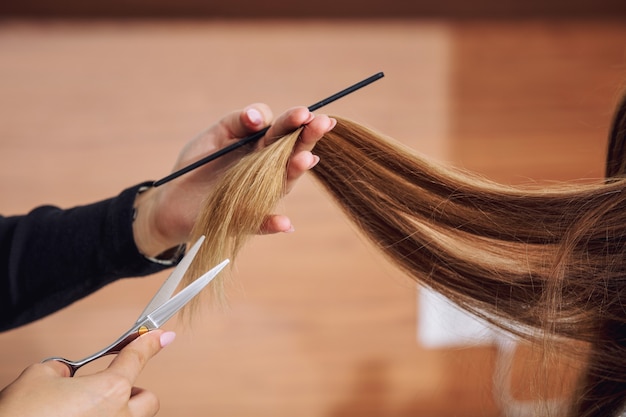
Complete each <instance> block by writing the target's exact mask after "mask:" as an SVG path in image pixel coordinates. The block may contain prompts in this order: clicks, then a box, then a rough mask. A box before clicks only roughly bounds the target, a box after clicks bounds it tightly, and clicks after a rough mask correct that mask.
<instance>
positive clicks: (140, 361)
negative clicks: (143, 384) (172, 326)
mask: <svg viewBox="0 0 626 417" xmlns="http://www.w3.org/2000/svg"><path fill="white" fill-rule="evenodd" d="M175 337H176V334H175V333H174V332H164V331H162V330H153V331H151V332H148V333H146V334H144V335H142V336H139V337H138V338H137V339H135V340H134V341H133V342H132V343H130V344H129V345H128V346H126V347H125V348H124V349H122V350H121V351H120V353H118V355H117V357H116V358H115V359H114V360H113V361H112V362H111V364H110V365H109V367H108V368H107V371H111V372H114V373H117V374H119V375H120V376H122V377H123V378H125V379H126V380H127V381H129V382H130V383H131V384H133V383H134V382H135V380H136V379H137V377H138V376H139V374H140V373H141V371H142V370H143V368H144V366H146V363H148V361H149V360H150V359H152V357H154V356H155V355H156V354H157V353H159V352H160V351H161V349H163V348H164V347H165V346H167V345H169V344H170V343H172V342H173V341H174V338H175Z"/></svg>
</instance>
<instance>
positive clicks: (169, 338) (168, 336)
mask: <svg viewBox="0 0 626 417" xmlns="http://www.w3.org/2000/svg"><path fill="white" fill-rule="evenodd" d="M174 339H176V333H174V332H165V333H163V334H162V335H161V338H160V341H161V347H162V348H164V347H165V346H167V345H169V344H171V343H172V342H173V341H174Z"/></svg>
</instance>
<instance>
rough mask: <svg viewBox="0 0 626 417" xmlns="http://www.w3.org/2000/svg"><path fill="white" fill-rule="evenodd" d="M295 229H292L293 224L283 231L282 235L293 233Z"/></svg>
mask: <svg viewBox="0 0 626 417" xmlns="http://www.w3.org/2000/svg"><path fill="white" fill-rule="evenodd" d="M295 231H296V229H295V228H294V227H293V224H292V225H291V226H289V229H287V230H285V231H284V232H283V233H293V232H295Z"/></svg>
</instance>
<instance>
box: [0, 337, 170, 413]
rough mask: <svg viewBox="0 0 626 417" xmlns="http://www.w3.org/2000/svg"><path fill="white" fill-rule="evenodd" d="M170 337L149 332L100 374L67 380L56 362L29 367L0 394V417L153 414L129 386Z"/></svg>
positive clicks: (152, 405)
mask: <svg viewBox="0 0 626 417" xmlns="http://www.w3.org/2000/svg"><path fill="white" fill-rule="evenodd" d="M173 337H174V334H173V333H172V332H167V333H164V332H163V331H162V330H155V331H152V332H150V333H146V334H145V335H143V336H141V337H139V338H137V339H135V340H134V341H133V342H132V343H130V344H129V345H128V346H126V348H124V349H123V350H122V351H121V352H120V353H119V354H118V355H117V356H116V357H115V359H113V361H112V362H111V364H110V365H109V366H108V367H107V368H106V369H104V370H102V371H100V372H98V373H96V374H93V375H87V376H78V375H77V376H75V377H73V378H68V377H69V369H68V368H67V367H66V366H65V365H63V364H62V363H60V362H55V361H51V362H46V363H38V364H34V365H31V366H29V367H28V368H26V369H25V370H24V372H22V374H21V375H20V376H19V378H17V379H16V380H15V381H14V382H13V383H12V384H11V385H9V386H7V387H6V388H5V389H4V390H2V392H0V415H2V416H16V417H41V416H46V417H86V416H91V417H113V416H115V417H149V416H154V415H156V413H157V411H158V410H159V400H158V398H157V397H156V396H155V395H154V394H153V393H152V392H150V391H146V390H144V389H142V388H138V387H135V386H134V383H135V380H136V379H137V377H138V376H139V374H140V373H141V370H142V369H143V368H144V366H145V365H146V363H147V362H148V360H150V359H151V358H152V357H153V356H154V355H156V354H157V353H158V352H159V351H161V349H162V348H163V347H165V346H166V345H168V344H169V343H171V342H172V340H173Z"/></svg>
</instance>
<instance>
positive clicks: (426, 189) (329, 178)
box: [192, 101, 626, 417]
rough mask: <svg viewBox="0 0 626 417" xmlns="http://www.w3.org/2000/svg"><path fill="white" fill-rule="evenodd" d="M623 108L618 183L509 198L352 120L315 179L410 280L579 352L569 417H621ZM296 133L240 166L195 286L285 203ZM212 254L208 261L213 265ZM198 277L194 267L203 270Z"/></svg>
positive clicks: (615, 144)
mask: <svg viewBox="0 0 626 417" xmlns="http://www.w3.org/2000/svg"><path fill="white" fill-rule="evenodd" d="M625 113H626V103H625V102H624V101H622V103H621V106H620V108H619V110H618V112H617V113H616V117H615V121H614V126H613V130H612V136H611V144H610V147H609V152H608V155H609V156H608V163H607V175H609V176H610V177H611V178H610V180H607V181H598V182H597V183H594V184H562V185H558V186H557V185H553V186H548V187H510V186H505V185H501V184H496V183H494V182H491V181H488V180H486V179H484V178H480V177H478V176H476V175H473V174H471V173H468V172H463V171H460V170H457V169H454V168H451V167H447V166H443V165H441V164H437V163H433V162H431V161H429V160H427V159H425V158H422V157H419V156H417V155H416V154H415V153H414V152H412V151H410V150H408V149H405V148H403V147H402V146H401V145H399V144H397V143H395V142H394V141H393V140H391V139H389V138H385V137H383V136H382V135H380V134H378V133H376V132H374V131H372V130H370V129H368V128H366V127H364V126H362V125H360V124H358V123H355V122H352V121H349V120H345V119H341V118H337V120H338V123H337V126H336V127H335V128H334V129H333V130H332V131H331V132H330V133H328V134H327V135H325V137H324V138H323V139H322V140H321V141H320V142H319V143H318V145H317V146H316V153H317V154H318V155H319V156H320V158H321V160H320V163H319V164H318V165H317V166H316V167H315V169H314V170H313V175H314V176H315V177H316V178H317V179H318V180H319V182H320V183H321V185H322V186H323V187H324V188H325V189H326V190H327V191H328V193H329V194H330V195H331V196H332V197H333V198H334V199H335V200H336V202H337V203H338V205H339V206H340V207H341V208H342V209H343V210H344V212H345V213H346V215H347V216H348V217H349V218H350V219H351V220H352V221H353V222H354V223H355V224H356V225H357V226H358V228H359V230H361V231H362V232H363V233H364V235H365V236H367V237H368V238H369V239H370V240H371V241H372V242H373V243H374V245H376V247H377V248H378V249H379V250H380V251H382V252H383V253H384V254H386V255H387V257H388V258H389V259H390V260H391V262H393V263H394V264H395V265H397V266H398V267H399V268H401V269H402V270H403V271H405V272H406V273H407V274H408V275H409V276H410V277H412V278H413V279H415V280H416V281H418V282H420V283H421V284H423V285H426V286H428V287H430V288H432V289H434V290H435V291H438V292H439V293H441V294H443V295H445V296H446V297H448V298H449V299H451V300H452V301H454V302H455V303H456V304H458V305H459V306H461V307H462V308H464V309H465V310H467V311H469V312H471V313H472V314H475V315H477V316H479V317H482V318H485V319H487V320H488V321H490V322H491V323H493V324H495V325H497V326H499V327H501V328H503V329H506V330H507V331H509V332H512V333H514V334H517V335H520V336H522V337H525V338H527V339H529V340H545V338H549V340H550V343H555V344H556V343H559V342H561V341H563V340H575V341H580V342H582V343H580V344H575V345H576V346H579V345H583V346H584V347H586V348H585V349H580V350H578V351H574V353H575V354H578V355H579V356H580V359H581V360H584V361H587V362H586V363H587V365H588V366H587V367H586V370H585V372H584V375H583V377H582V379H581V381H580V383H579V385H578V389H577V392H576V395H574V396H573V399H572V401H571V407H570V411H569V415H570V416H572V417H573V416H576V417H591V416H594V417H595V416H603V417H606V416H617V415H618V414H619V412H620V411H621V410H622V408H623V406H624V402H625V399H626V305H624V304H625V303H626V298H624V299H623V296H624V297H626V262H625V256H626V193H624V192H623V190H624V186H625V185H626V180H623V179H620V178H619V177H618V176H619V175H622V174H624V173H625V167H626V162H625V155H624V150H625V146H626V145H625V144H624V142H625V140H624V136H625V131H626V116H625ZM297 135H298V133H297V132H296V133H295V134H293V135H289V136H288V137H287V138H285V139H282V140H278V141H276V142H275V143H274V144H273V145H272V146H270V147H267V148H265V149H263V150H262V151H259V152H256V153H253V154H251V155H249V156H248V157H247V158H244V159H243V160H241V161H240V162H239V163H237V164H236V165H235V166H233V167H232V168H231V170H230V171H228V173H227V174H226V175H225V176H224V179H223V182H222V183H221V184H220V185H219V187H218V188H217V191H216V193H214V194H213V195H212V196H211V197H210V198H209V200H208V203H207V206H206V208H205V211H204V213H203V214H202V216H201V217H200V218H199V219H198V221H197V223H196V227H195V229H194V232H193V235H194V236H192V238H193V239H195V238H196V237H197V236H198V235H201V234H204V235H207V237H208V241H210V242H217V246H214V247H207V248H205V250H206V252H205V253H206V254H207V255H205V257H204V258H203V257H200V259H201V261H199V262H198V263H197V264H196V265H194V266H193V268H192V274H193V276H197V274H198V273H199V272H202V271H205V270H207V269H208V268H210V267H211V266H213V265H214V264H216V263H217V262H218V261H220V260H221V259H223V258H224V257H231V258H232V257H233V256H234V255H235V253H236V252H237V250H238V249H239V248H240V247H241V244H242V242H243V239H244V238H246V237H247V236H250V235H252V234H254V233H255V232H257V231H258V230H259V229H258V228H259V226H260V224H261V222H262V220H263V219H264V217H265V216H266V215H267V214H268V213H270V212H271V210H272V209H273V206H274V204H276V202H277V201H278V199H280V198H281V197H282V195H283V192H284V181H285V176H286V164H287V161H288V157H289V155H290V152H291V149H292V148H293V144H294V143H295V140H296V139H297ZM209 255H210V256H209ZM194 268H195V269H194Z"/></svg>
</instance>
